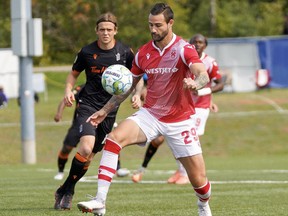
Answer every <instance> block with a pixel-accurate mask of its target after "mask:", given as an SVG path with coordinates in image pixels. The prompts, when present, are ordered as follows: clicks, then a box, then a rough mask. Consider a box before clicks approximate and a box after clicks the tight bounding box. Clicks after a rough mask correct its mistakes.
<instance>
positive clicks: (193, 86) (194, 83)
mask: <svg viewBox="0 0 288 216" xmlns="http://www.w3.org/2000/svg"><path fill="white" fill-rule="evenodd" d="M181 58H182V60H183V62H184V63H185V64H186V65H187V66H188V67H189V70H190V72H191V76H189V77H187V78H184V79H183V87H184V88H187V89H190V90H192V91H197V90H198V89H201V88H203V87H204V86H205V85H206V84H207V83H208V82H209V76H208V73H207V71H206V68H205V65H204V64H203V62H202V61H201V60H200V59H199V56H198V53H197V51H196V49H195V47H194V45H191V44H187V45H186V46H184V47H183V49H182V50H181ZM192 78H194V79H192Z"/></svg>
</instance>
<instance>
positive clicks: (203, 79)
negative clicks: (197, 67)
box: [195, 73, 209, 90]
mask: <svg viewBox="0 0 288 216" xmlns="http://www.w3.org/2000/svg"><path fill="white" fill-rule="evenodd" d="M195 82H196V85H197V87H196V90H198V89H201V88H203V87H204V86H205V85H206V84H207V83H208V82H209V78H208V76H207V75H206V74H205V73H200V74H199V75H198V76H197V77H196V79H195Z"/></svg>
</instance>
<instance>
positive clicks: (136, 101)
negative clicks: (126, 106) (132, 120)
mask: <svg viewBox="0 0 288 216" xmlns="http://www.w3.org/2000/svg"><path fill="white" fill-rule="evenodd" d="M131 105H132V108H133V109H139V108H140V107H141V106H142V101H141V98H140V96H139V95H133V97H132V98H131Z"/></svg>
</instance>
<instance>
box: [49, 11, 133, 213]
mask: <svg viewBox="0 0 288 216" xmlns="http://www.w3.org/2000/svg"><path fill="white" fill-rule="evenodd" d="M95 31H96V35H97V36H98V39H97V40H96V41H94V42H92V43H91V44H89V45H87V46H85V47H83V48H82V49H81V50H80V51H79V53H78V54H77V57H76V59H75V61H74V64H73V66H72V71H71V72H70V73H69V75H68V76H67V80H66V89H65V97H64V99H65V105H66V106H68V107H71V106H73V102H74V101H75V98H74V94H73V92H72V89H73V87H74V85H75V83H76V80H77V78H78V76H79V75H80V74H81V72H82V71H84V70H85V74H86V83H85V87H84V88H83V89H82V91H81V93H80V94H79V106H78V108H77V112H78V116H77V118H76V120H77V121H78V123H79V133H80V136H81V138H80V143H79V147H78V151H77V153H76V155H75V156H74V158H73V161H72V164H71V168H70V172H69V176H68V177H67V178H66V181H65V182H64V184H63V185H62V186H60V188H58V190H57V191H56V192H55V204H54V208H55V209H67V210H69V209H70V208H71V205H72V198H73V194H74V189H75V185H76V183H77V182H78V181H79V180H80V179H81V177H82V176H84V175H85V173H86V171H87V169H88V166H89V164H90V162H91V160H92V158H93V157H94V155H95V154H96V153H97V152H99V151H101V150H102V148H103V144H102V143H103V140H104V138H105V137H106V134H108V133H109V132H110V131H111V130H112V128H113V124H114V122H115V118H116V113H117V111H118V108H119V107H118V108H116V109H115V110H113V111H112V112H111V113H110V114H109V115H108V116H107V118H106V119H105V121H103V122H102V123H101V124H100V125H98V127H97V128H96V127H94V126H92V125H91V124H90V123H89V122H86V120H87V119H88V118H89V116H91V115H92V114H93V113H95V112H96V111H98V110H100V109H101V108H102V107H103V106H104V105H105V104H106V103H107V102H108V101H109V99H110V98H111V97H112V96H111V95H110V94H108V93H107V92H106V91H105V90H104V89H103V87H102V85H101V76H102V73H103V72H104V70H105V69H106V68H107V67H108V66H110V65H113V64H122V65H124V66H126V67H127V68H129V69H130V68H131V67H132V61H133V59H134V53H133V52H132V50H131V49H130V48H129V47H128V46H126V45H124V44H122V43H121V42H120V41H116V39H115V35H116V34H117V19H116V17H115V16H114V15H113V14H112V13H105V14H102V15H101V16H100V17H99V19H98V20H97V22H96V28H95Z"/></svg>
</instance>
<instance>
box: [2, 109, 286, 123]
mask: <svg viewBox="0 0 288 216" xmlns="http://www.w3.org/2000/svg"><path fill="white" fill-rule="evenodd" d="M275 114H288V110H284V109H282V108H281V107H280V108H277V109H276V110H270V111H257V110H255V111H248V112H222V113H221V112H220V113H215V114H214V113H213V114H211V115H210V116H209V118H215V117H216V118H219V117H220V118H233V117H245V116H261V115H275ZM122 120H124V119H118V121H122ZM70 124H71V121H62V122H58V123H56V122H54V121H49V122H36V123H35V125H36V126H51V125H52V126H66V125H70ZM20 126H21V124H20V123H19V122H11V123H0V128H8V127H20Z"/></svg>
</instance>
